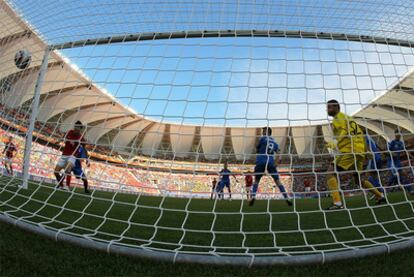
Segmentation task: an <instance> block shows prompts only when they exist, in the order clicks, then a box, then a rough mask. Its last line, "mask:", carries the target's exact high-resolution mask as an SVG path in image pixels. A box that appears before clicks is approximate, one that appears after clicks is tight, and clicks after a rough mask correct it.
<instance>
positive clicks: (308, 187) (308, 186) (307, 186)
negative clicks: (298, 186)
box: [303, 178, 311, 197]
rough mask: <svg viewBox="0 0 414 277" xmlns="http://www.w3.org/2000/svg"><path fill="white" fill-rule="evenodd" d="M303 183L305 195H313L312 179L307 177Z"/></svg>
mask: <svg viewBox="0 0 414 277" xmlns="http://www.w3.org/2000/svg"><path fill="white" fill-rule="evenodd" d="M303 185H304V186H305V197H309V196H310V195H311V194H310V192H311V181H310V180H309V179H308V178H305V180H304V181H303Z"/></svg>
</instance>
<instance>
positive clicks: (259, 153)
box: [249, 127, 293, 206]
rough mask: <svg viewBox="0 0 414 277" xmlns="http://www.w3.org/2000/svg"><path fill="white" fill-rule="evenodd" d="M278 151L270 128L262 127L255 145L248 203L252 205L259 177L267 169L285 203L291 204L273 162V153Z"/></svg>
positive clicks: (260, 177)
mask: <svg viewBox="0 0 414 277" xmlns="http://www.w3.org/2000/svg"><path fill="white" fill-rule="evenodd" d="M278 151H279V145H278V144H277V143H276V141H275V140H274V139H273V138H272V128H270V127H264V128H263V129H262V137H261V138H260V140H259V143H258V144H257V146H256V166H255V168H254V177H255V178H254V184H253V190H252V196H251V199H250V200H249V205H250V206H252V205H253V204H254V201H255V199H256V193H257V190H258V188H259V183H260V179H262V177H263V175H264V174H265V172H266V171H267V173H268V174H269V175H270V176H271V177H272V178H273V180H274V181H275V184H276V185H277V187H278V188H279V190H280V192H281V193H282V194H283V197H284V198H285V199H286V203H287V204H288V205H289V206H292V205H293V204H292V202H291V201H290V200H289V199H288V194H287V192H286V189H285V187H284V186H283V184H282V182H281V181H280V179H279V174H278V172H277V169H276V164H275V157H274V156H275V154H276V153H277V152H278Z"/></svg>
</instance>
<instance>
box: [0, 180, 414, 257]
mask: <svg viewBox="0 0 414 277" xmlns="http://www.w3.org/2000/svg"><path fill="white" fill-rule="evenodd" d="M0 182H1V183H0V212H2V213H4V212H7V213H8V214H10V215H13V216H16V217H20V218H21V217H25V220H26V221H30V222H35V223H39V222H41V223H42V224H43V225H45V226H47V227H50V228H56V229H62V228H65V231H66V232H70V233H73V234H83V235H88V237H89V238H91V239H96V240H106V241H108V240H119V242H121V243H124V244H128V245H134V246H140V245H141V246H142V245H145V246H146V247H150V248H156V249H163V250H165V249H167V250H178V249H179V250H180V251H188V252H208V251H215V252H219V253H246V252H249V253H256V254H258V253H272V254H273V255H282V254H283V253H285V252H289V253H291V254H294V253H303V252H308V253H311V252H312V253H314V252H315V251H318V250H327V249H333V248H335V249H345V248H349V247H358V246H366V245H369V244H374V243H380V242H392V241H398V240H401V239H404V238H405V237H409V236H413V234H414V212H413V199H414V197H412V196H407V195H406V194H404V193H401V192H400V193H392V194H389V195H388V199H389V202H390V204H391V205H383V206H374V205H372V203H371V202H370V201H369V200H367V199H366V198H365V197H364V196H356V197H350V198H347V200H346V205H347V209H346V210H343V211H329V212H325V211H322V210H321V208H324V207H326V206H328V205H329V203H330V199H329V198H326V199H320V200H318V199H306V200H296V203H295V207H294V208H293V207H288V206H287V205H286V204H285V202H284V201H277V200H271V201H268V200H263V201H257V202H256V204H255V206H254V207H249V206H247V203H246V202H245V201H244V202H243V201H238V200H233V201H217V202H215V201H211V200H203V199H179V198H169V197H164V198H163V197H149V196H138V195H129V194H122V193H117V194H114V193H109V192H102V191H94V192H93V194H92V196H93V197H91V196H90V195H85V194H83V193H82V190H81V189H76V190H75V191H72V192H66V191H56V190H55V189H54V188H53V187H52V186H50V185H44V184H43V185H41V186H39V184H37V183H33V182H32V183H30V185H29V189H28V190H19V191H18V187H17V186H16V184H17V183H19V180H12V179H10V178H6V177H2V178H1V179H0ZM16 191H18V193H15V192H16ZM367 203H369V205H367ZM16 207H19V209H18V210H17V209H16ZM240 212H242V213H240ZM51 219H53V220H51ZM128 221H129V222H130V223H131V224H128ZM379 223H380V224H379ZM72 224H73V225H74V226H73V227H72ZM211 231H214V235H213V232H211ZM121 234H122V237H123V238H122V239H120V236H121ZM307 244H308V245H312V247H311V246H306V245H307Z"/></svg>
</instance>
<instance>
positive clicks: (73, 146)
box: [55, 121, 86, 188]
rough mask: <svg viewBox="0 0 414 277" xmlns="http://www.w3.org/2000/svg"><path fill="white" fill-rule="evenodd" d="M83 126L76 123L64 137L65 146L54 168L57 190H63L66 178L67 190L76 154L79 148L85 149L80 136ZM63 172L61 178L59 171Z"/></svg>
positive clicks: (80, 123)
mask: <svg viewBox="0 0 414 277" xmlns="http://www.w3.org/2000/svg"><path fill="white" fill-rule="evenodd" d="M82 130H83V125H82V122H80V121H77V122H76V123H75V126H74V129H73V130H69V131H68V132H67V133H66V135H65V138H64V139H65V146H64V148H63V151H62V156H61V157H60V159H59V161H58V162H57V164H56V167H55V177H56V180H57V182H58V188H64V186H63V181H64V177H65V176H66V185H67V187H68V188H69V186H70V181H71V177H72V175H71V171H72V168H73V167H74V166H75V163H76V158H77V157H76V153H78V151H79V146H80V145H82V146H83V147H85V142H86V141H85V140H84V139H83V135H82ZM61 170H64V171H65V173H64V175H63V176H62V175H61V174H60V171H61Z"/></svg>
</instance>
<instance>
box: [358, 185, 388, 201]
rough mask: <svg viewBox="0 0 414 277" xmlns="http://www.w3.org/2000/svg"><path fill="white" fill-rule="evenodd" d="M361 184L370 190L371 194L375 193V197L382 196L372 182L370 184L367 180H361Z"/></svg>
mask: <svg viewBox="0 0 414 277" xmlns="http://www.w3.org/2000/svg"><path fill="white" fill-rule="evenodd" d="M362 186H363V187H364V188H366V189H368V190H369V191H370V192H372V193H373V194H375V196H376V197H377V198H382V197H384V196H383V195H382V193H381V192H379V191H378V190H377V189H376V188H375V187H374V185H373V184H371V183H370V182H369V181H363V182H362Z"/></svg>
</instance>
